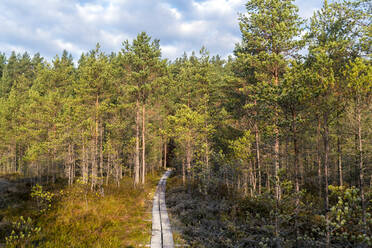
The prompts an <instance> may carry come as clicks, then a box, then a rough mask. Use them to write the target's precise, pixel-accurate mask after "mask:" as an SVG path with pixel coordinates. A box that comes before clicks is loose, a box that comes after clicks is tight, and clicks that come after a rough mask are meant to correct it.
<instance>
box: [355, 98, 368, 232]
mask: <svg viewBox="0 0 372 248" xmlns="http://www.w3.org/2000/svg"><path fill="white" fill-rule="evenodd" d="M359 104H360V100H359V98H357V105H358V107H357V108H356V109H357V126H358V158H359V159H358V160H359V188H360V198H361V201H362V220H363V224H364V226H365V225H366V208H365V199H364V198H365V197H364V188H363V187H364V166H363V142H362V113H361V111H360V107H359ZM363 229H364V227H363Z"/></svg>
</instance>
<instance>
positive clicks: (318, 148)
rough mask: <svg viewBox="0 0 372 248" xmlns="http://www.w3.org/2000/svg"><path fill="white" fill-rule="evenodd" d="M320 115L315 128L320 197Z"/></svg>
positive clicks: (320, 195)
mask: <svg viewBox="0 0 372 248" xmlns="http://www.w3.org/2000/svg"><path fill="white" fill-rule="evenodd" d="M320 126H321V124H320V117H319V116H318V126H317V130H316V136H317V154H316V156H317V157H316V160H317V163H318V184H319V197H320V198H321V197H322V164H321V151H320V146H321V145H320Z"/></svg>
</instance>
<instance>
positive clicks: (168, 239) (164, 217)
mask: <svg viewBox="0 0 372 248" xmlns="http://www.w3.org/2000/svg"><path fill="white" fill-rule="evenodd" d="M170 174H171V171H167V172H165V173H164V175H163V177H162V178H161V179H160V181H159V184H158V187H157V189H156V192H155V196H154V202H153V205H152V237H151V248H174V242H173V234H172V229H171V226H170V222H169V218H168V212H167V206H166V205H165V185H166V182H167V178H168V176H169V175H170Z"/></svg>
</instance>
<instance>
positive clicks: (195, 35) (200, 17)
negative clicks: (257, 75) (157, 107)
mask: <svg viewBox="0 0 372 248" xmlns="http://www.w3.org/2000/svg"><path fill="white" fill-rule="evenodd" d="M246 2H247V1H246V0H204V1H201V0H174V1H171V0H79V1H77V0H26V1H25V0H1V1H0V10H1V13H2V14H1V16H0V27H1V28H0V30H1V34H0V52H5V54H6V55H8V56H9V54H10V53H11V51H16V52H19V53H23V52H24V51H27V52H29V53H31V54H34V53H36V52H40V54H41V55H42V56H44V57H45V58H47V59H48V60H50V59H52V58H53V57H54V56H55V55H56V54H61V53H62V51H63V50H64V49H66V50H67V51H68V52H70V53H71V54H72V55H73V56H74V58H75V59H76V60H77V59H78V58H79V56H80V54H81V53H82V52H87V51H89V50H90V49H92V48H94V47H95V44H96V43H97V42H99V43H100V44H101V47H102V50H103V51H105V52H111V51H114V52H117V51H119V50H120V49H121V44H122V42H123V41H124V40H127V39H129V40H131V39H133V38H134V37H136V35H137V34H138V33H139V32H141V31H146V32H147V33H148V34H149V35H150V36H151V37H153V38H157V39H160V45H161V49H162V54H163V57H164V58H169V59H175V58H176V57H179V56H181V55H182V54H183V52H187V53H190V52H191V51H199V49H200V48H201V47H202V46H203V45H204V46H206V48H207V49H208V50H209V51H210V53H211V54H212V55H215V54H220V55H221V56H223V57H226V56H227V55H229V54H231V53H232V50H233V49H234V44H235V43H237V42H239V41H240V31H239V27H238V20H237V17H238V13H244V11H245V7H244V4H245V3H246ZM296 4H297V5H298V7H299V9H300V15H301V16H302V17H305V18H307V17H310V16H312V13H313V11H314V10H316V9H319V8H320V6H321V4H322V0H308V1H306V0H296Z"/></svg>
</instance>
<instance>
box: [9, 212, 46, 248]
mask: <svg viewBox="0 0 372 248" xmlns="http://www.w3.org/2000/svg"><path fill="white" fill-rule="evenodd" d="M40 231H41V228H40V227H35V225H34V222H33V221H32V219H31V218H30V217H28V218H27V219H24V217H23V216H21V217H20V218H19V220H18V221H14V222H13V223H12V232H11V234H10V235H9V236H8V237H6V238H5V240H6V246H7V247H9V248H13V247H14V248H16V247H32V245H31V244H32V241H33V240H34V238H35V236H36V235H37V234H38V233H40Z"/></svg>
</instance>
